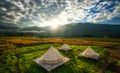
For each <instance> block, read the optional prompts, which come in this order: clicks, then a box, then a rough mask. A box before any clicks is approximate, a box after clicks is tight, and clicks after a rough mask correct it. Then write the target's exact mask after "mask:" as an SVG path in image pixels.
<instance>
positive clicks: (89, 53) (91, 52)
mask: <svg viewBox="0 0 120 73" xmlns="http://www.w3.org/2000/svg"><path fill="white" fill-rule="evenodd" d="M79 56H83V57H86V58H91V59H98V57H99V54H98V53H96V52H95V51H94V50H93V49H92V48H91V47H88V48H87V49H86V50H85V51H84V52H82V53H81V54H80V55H79Z"/></svg>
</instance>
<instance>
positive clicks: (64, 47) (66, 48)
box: [60, 44, 71, 50]
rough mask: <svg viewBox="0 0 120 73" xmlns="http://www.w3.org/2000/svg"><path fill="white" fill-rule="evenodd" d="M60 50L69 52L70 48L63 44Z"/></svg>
mask: <svg viewBox="0 0 120 73" xmlns="http://www.w3.org/2000/svg"><path fill="white" fill-rule="evenodd" d="M60 50H71V48H70V47H69V46H68V45H67V44H63V45H62V47H61V48H60Z"/></svg>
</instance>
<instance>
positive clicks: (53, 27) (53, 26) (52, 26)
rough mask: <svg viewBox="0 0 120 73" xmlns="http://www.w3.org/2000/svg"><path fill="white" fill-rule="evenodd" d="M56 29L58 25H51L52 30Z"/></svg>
mask: <svg viewBox="0 0 120 73" xmlns="http://www.w3.org/2000/svg"><path fill="white" fill-rule="evenodd" d="M58 27H59V26H58V24H54V25H51V28H52V29H58Z"/></svg>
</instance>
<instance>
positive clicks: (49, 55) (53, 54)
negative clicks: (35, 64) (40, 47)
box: [41, 47, 63, 61]
mask: <svg viewBox="0 0 120 73" xmlns="http://www.w3.org/2000/svg"><path fill="white" fill-rule="evenodd" d="M62 59H63V56H62V55H61V54H60V53H59V51H58V50H56V49H55V48H54V47H50V48H49V49H48V50H47V52H46V53H45V54H44V55H43V56H42V57H41V60H44V61H57V60H62Z"/></svg>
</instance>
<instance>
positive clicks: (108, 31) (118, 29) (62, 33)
mask: <svg viewBox="0 0 120 73" xmlns="http://www.w3.org/2000/svg"><path fill="white" fill-rule="evenodd" d="M0 29H3V30H11V31H12V33H13V32H22V31H27V32H31V31H35V32H31V33H34V35H35V34H36V35H39V36H41V37H53V36H55V37H120V25H108V24H106V25H104V24H90V23H72V24H67V25H63V26H59V28H58V29H56V30H53V29H51V27H49V26H47V27H37V26H33V27H24V28H19V27H0ZM13 30H14V31H13ZM36 31H38V32H40V31H44V32H42V33H37V32H36Z"/></svg>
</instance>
